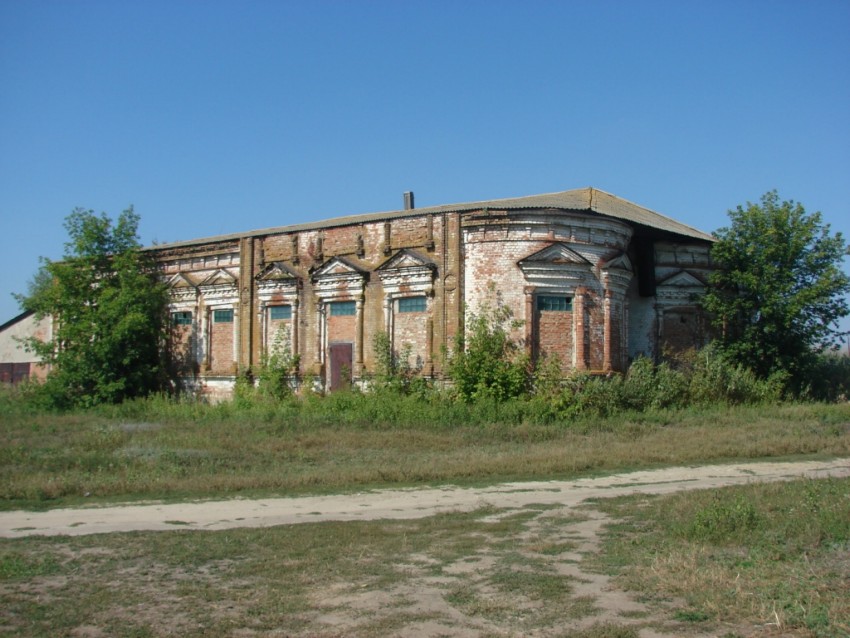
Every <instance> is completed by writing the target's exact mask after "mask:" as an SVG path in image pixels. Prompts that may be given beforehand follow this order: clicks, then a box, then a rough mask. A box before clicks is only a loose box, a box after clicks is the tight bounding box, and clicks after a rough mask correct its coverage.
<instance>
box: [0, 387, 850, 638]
mask: <svg viewBox="0 0 850 638" xmlns="http://www.w3.org/2000/svg"><path fill="white" fill-rule="evenodd" d="M349 400H350V401H359V400H362V399H358V398H356V397H354V398H350V399H346V398H345V397H338V398H336V399H334V400H333V401H334V402H332V403H328V404H323V406H322V410H324V412H322V413H320V414H318V415H317V414H312V415H311V416H310V417H309V418H307V417H305V414H304V413H300V414H295V413H293V414H289V413H287V410H288V408H287V407H286V406H285V405H284V406H277V407H267V408H257V407H254V408H251V409H244V408H239V407H238V406H234V405H232V404H228V405H223V406H201V405H182V406H181V405H161V406H159V407H157V408H156V409H151V406H150V405H148V406H146V407H145V406H141V407H140V406H124V407H122V408H116V409H112V410H102V411H99V412H92V413H69V414H45V413H39V412H30V411H28V410H26V409H14V406H12V408H11V409H10V408H9V406H6V409H5V410H0V498H2V500H0V506H2V508H4V509H7V510H8V509H17V508H38V509H43V508H50V507H58V506H67V505H79V504H81V503H107V502H115V501H130V500H138V499H165V500H180V499H187V498H221V497H226V496H228V495H232V496H236V495H239V496H248V495H261V494H262V495H269V494H281V495H292V494H304V493H316V492H331V491H344V490H353V489H358V490H359V489H363V488H364V487H386V486H399V485H423V484H436V483H448V482H451V483H456V484H475V483H492V482H496V481H501V480H508V479H511V480H514V479H523V478H526V479H546V478H565V477H574V476H579V475H587V474H592V473H605V472H613V471H622V470H627V469H635V468H648V467H658V466H662V465H682V464H701V463H708V462H711V463H714V462H722V461H730V460H736V461H740V460H742V459H754V460H755V459H762V460H765V459H778V458H789V457H797V458H799V457H813V456H823V457H826V456H841V457H850V406H848V405H823V404H781V405H776V406H754V407H734V408H730V407H714V408H705V409H700V410H697V409H693V410H687V411H671V412H663V411H655V412H648V413H642V414H630V415H625V416H619V417H617V418H609V419H586V420H578V421H574V422H571V423H558V424H539V423H534V422H529V421H526V420H523V419H522V418H517V413H516V412H512V411H511V409H510V408H509V409H506V410H505V411H503V412H501V413H499V412H498V411H497V412H496V413H494V414H491V415H489V416H487V415H485V416H484V417H481V419H480V420H479V421H477V422H476V421H475V420H474V419H470V418H469V415H463V414H460V416H458V413H457V412H452V411H456V410H462V409H464V408H463V407H462V406H461V407H458V406H450V408H449V410H450V411H449V412H446V413H445V414H443V415H442V416H439V415H438V416H437V417H436V418H435V417H434V415H433V414H431V415H425V416H423V415H419V416H418V418H411V419H408V420H407V421H405V420H403V419H399V420H398V421H396V422H395V424H393V425H391V423H392V419H391V418H390V417H387V418H362V417H361V418H359V419H357V418H352V414H354V411H347V410H346V403H345V402H346V401H349ZM0 407H2V406H0ZM154 407H156V406H154ZM401 407H402V408H403V407H404V406H401ZM381 409H382V410H389V408H386V407H384V408H381ZM394 409H399V407H398V406H395V408H394ZM453 415H454V416H453ZM455 418H457V420H454V419H455ZM470 421H473V422H470ZM405 423H406V425H405ZM458 423H460V424H458ZM588 524H593V525H596V528H594V529H596V530H597V531H596V532H593V534H591V536H593V535H594V534H595V537H596V538H597V539H598V537H599V532H600V531H604V530H607V532H605V533H604V534H603V536H604V539H603V541H602V543H603V544H602V545H601V546H599V547H595V548H594V547H588V546H587V545H586V541H587V539H588V538H589V537H588V536H587V528H586V527H585V526H587V525H588ZM582 530H584V531H582ZM583 534H584V536H583ZM597 550H599V551H597ZM591 590H592V591H594V592H607V593H606V594H605V595H614V594H616V593H617V592H621V591H626V592H631V600H636V601H637V603H635V604H636V605H637V606H636V607H635V608H634V609H633V610H632V611H630V612H629V613H630V615H628V614H627V615H626V616H620V617H619V618H618V619H616V620H612V619H611V618H609V617H607V616H606V615H605V609H604V608H603V607H604V605H602V603H601V602H600V598H599V597H598V596H597V595H590V594H588V591H591ZM847 601H850V480H847V479H841V480H839V479H829V480H819V481H812V480H804V481H797V482H793V483H786V484H775V485H764V486H759V485H753V486H748V487H739V488H730V489H725V490H714V491H707V492H689V493H685V494H680V495H674V496H667V497H654V498H653V497H642V496H641V497H630V498H621V499H611V500H604V501H599V502H597V503H593V504H591V505H589V506H588V508H587V509H586V510H585V511H576V510H570V511H567V510H564V509H561V508H558V507H554V508H553V507H552V506H544V505H538V506H529V507H526V508H524V509H521V510H512V511H498V510H493V509H485V510H479V511H476V512H471V513H455V514H446V515H440V516H436V517H431V518H427V519H422V520H417V521H371V522H366V521H363V522H352V523H321V524H305V525H296V526H289V527H275V528H266V529H236V530H229V531H222V532H202V531H188V530H183V531H180V530H175V531H171V532H159V533H124V534H105V535H94V536H80V537H52V538H24V539H16V540H8V539H4V540H2V541H0V635H3V634H8V635H15V636H24V637H29V636H33V637H35V636H48V635H49V636H75V637H76V636H89V637H98V636H119V637H122V638H123V637H145V636H151V637H154V636H155V637H159V636H174V635H180V636H199V637H200V636H205V637H206V636H209V637H219V636H221V637H223V636H261V635H262V636H266V635H270V636H317V635H319V636H343V635H345V636H348V635H356V636H365V637H367V638H370V637H372V636H375V637H377V636H385V635H417V633H418V634H420V635H446V636H468V635H472V636H504V635H512V636H513V635H516V636H519V635H528V634H531V633H534V634H537V635H542V636H572V637H574V638H637V636H638V635H639V633H638V632H639V631H640V629H641V628H642V627H647V628H654V629H656V630H663V631H666V632H668V633H669V634H670V635H680V636H688V635H694V636H696V635H706V634H707V635H716V636H725V637H726V638H743V637H745V636H751V635H768V636H770V635H782V636H805V637H817V638H829V637H836V636H839V637H840V636H848V635H850V628H848V623H847V618H848V617H850V607H848V603H847ZM610 604H614V605H616V604H624V603H622V601H620V602H619V603H618V602H617V601H616V600H615V601H614V602H613V603H610ZM624 618H626V620H624Z"/></svg>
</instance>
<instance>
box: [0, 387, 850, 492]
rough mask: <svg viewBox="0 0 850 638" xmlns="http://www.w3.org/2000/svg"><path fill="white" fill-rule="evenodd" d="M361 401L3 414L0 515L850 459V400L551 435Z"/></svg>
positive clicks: (625, 421)
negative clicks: (383, 415)
mask: <svg viewBox="0 0 850 638" xmlns="http://www.w3.org/2000/svg"><path fill="white" fill-rule="evenodd" d="M306 401H307V403H310V402H311V401H317V400H315V399H307V400H306ZM0 403H2V402H0ZM364 403H369V399H368V397H363V396H362V395H358V394H351V395H345V394H344V393H343V395H342V396H339V395H336V396H335V397H329V398H328V399H326V400H324V401H318V403H317V404H316V406H319V407H316V406H313V407H305V408H303V410H304V411H303V412H299V413H293V414H289V413H288V410H293V409H294V408H292V407H291V406H289V404H286V403H283V404H269V405H262V404H261V405H256V406H253V407H249V408H244V409H240V408H239V407H238V406H236V405H234V404H222V405H217V406H206V405H201V404H180V403H172V402H166V401H161V400H153V401H150V402H140V403H137V404H128V405H125V406H119V407H116V408H105V409H103V410H100V411H97V412H89V413H69V414H51V413H38V412H35V413H32V412H29V411H27V410H23V409H17V410H16V409H13V408H12V407H10V406H9V405H6V406H5V407H4V406H3V405H0V419H2V421H0V508H2V509H17V508H45V507H58V506H68V505H73V504H80V503H82V502H105V501H114V500H134V499H170V500H178V499H185V498H221V497H228V496H236V495H241V496H252V495H268V494H287V495H290V494H300V493H307V492H327V491H338V490H348V489H363V488H368V487H373V486H386V485H421V484H426V483H430V484H434V483H441V482H452V483H459V484H465V483H476V482H493V481H500V480H514V479H539V478H551V477H555V476H557V477H568V476H578V475H582V474H588V473H598V472H608V471H615V470H623V469H634V468H646V467H658V466H662V465H674V464H688V463H705V462H718V461H730V460H741V459H759V458H784V457H794V456H805V455H822V456H827V455H836V456H841V455H848V454H850V425H848V424H850V406H848V405H847V404H841V405H824V404H783V405H778V406H751V407H744V406H740V407H735V408H728V407H722V408H721V407H716V408H701V409H693V410H688V411H670V412H665V411H658V412H650V413H640V414H637V413H636V414H631V415H627V416H619V417H616V418H609V419H589V420H582V421H576V422H572V423H567V424H548V425H546V424H535V423H532V422H524V421H522V420H519V421H513V420H511V419H513V418H514V417H515V416H517V415H516V414H515V412H516V409H515V410H514V411H513V412H512V411H511V409H508V408H506V409H505V411H503V412H501V413H499V418H498V419H496V420H495V421H493V422H491V423H487V424H480V423H472V424H470V423H468V422H466V421H463V420H460V421H458V422H457V423H456V424H452V423H450V422H447V421H446V422H444V421H437V422H434V423H430V424H426V423H422V422H421V415H420V417H417V419H413V420H408V421H405V420H401V421H399V422H397V423H392V422H390V421H387V420H386V419H378V418H376V419H375V420H368V421H364V420H362V418H361V419H360V420H357V419H354V417H353V416H352V415H351V414H348V413H347V412H346V409H348V410H350V411H351V412H352V413H357V414H359V413H360V412H358V411H359V410H361V409H362V408H363V405H364ZM372 403H374V401H372ZM399 403H402V404H404V403H405V402H404V401H399ZM288 406H289V407H288ZM346 406H347V407H346ZM408 407H409V406H408ZM434 409H435V410H437V409H439V410H448V411H451V410H467V409H470V408H469V407H468V406H466V407H464V406H463V405H462V404H451V405H446V406H444V407H439V408H434ZM311 410H315V411H317V412H315V413H314V412H311ZM288 414H289V415H288ZM346 414H348V420H346V417H345V415H346ZM287 415H288V416H287ZM332 415H337V416H332ZM461 417H462V415H460V416H459V417H458V418H461ZM370 418H371V417H370ZM399 418H401V417H399ZM334 419H336V421H335V420H334Z"/></svg>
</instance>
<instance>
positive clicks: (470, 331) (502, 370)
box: [448, 285, 530, 401]
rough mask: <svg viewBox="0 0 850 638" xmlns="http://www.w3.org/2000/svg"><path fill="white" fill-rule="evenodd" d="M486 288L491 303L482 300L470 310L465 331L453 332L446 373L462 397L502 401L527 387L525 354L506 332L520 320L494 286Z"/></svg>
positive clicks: (527, 376) (527, 372)
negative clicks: (463, 332) (492, 297)
mask: <svg viewBox="0 0 850 638" xmlns="http://www.w3.org/2000/svg"><path fill="white" fill-rule="evenodd" d="M490 291H491V293H492V294H493V295H494V296H495V298H496V303H495V305H490V304H489V303H485V304H482V306H481V308H480V309H479V311H478V312H477V313H470V315H469V317H468V321H467V329H466V335H463V334H460V333H459V334H458V335H457V337H456V338H455V344H454V351H453V352H452V353H451V355H450V356H449V358H448V374H449V377H450V379H451V380H452V382H453V383H454V388H455V391H456V392H457V394H458V396H460V397H461V398H462V399H464V400H465V401H472V400H477V399H482V398H485V397H486V398H492V399H495V400H496V401H504V400H506V399H510V398H515V397H520V396H523V395H524V394H525V393H526V392H527V390H528V388H529V381H530V374H529V368H530V362H529V358H528V356H527V355H526V354H525V352H524V350H523V348H521V347H520V346H521V344H520V343H518V342H517V341H516V340H514V339H512V338H511V336H510V332H511V331H512V330H515V329H517V328H519V327H520V326H521V325H522V322H520V321H516V320H514V319H513V312H512V311H511V309H510V308H509V307H507V306H505V305H504V304H503V303H502V300H501V296H500V295H499V293H498V292H496V290H495V286H493V285H491V286H490Z"/></svg>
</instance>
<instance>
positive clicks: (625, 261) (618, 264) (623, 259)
mask: <svg viewBox="0 0 850 638" xmlns="http://www.w3.org/2000/svg"><path fill="white" fill-rule="evenodd" d="M600 266H601V268H603V269H604V270H613V269H615V268H616V269H618V270H627V271H629V272H634V267H633V266H632V260H631V259H629V256H628V255H627V254H626V253H620V254H619V255H616V256H615V257H612V258H611V259H609V260H607V261H605V262H603V263H602V264H600Z"/></svg>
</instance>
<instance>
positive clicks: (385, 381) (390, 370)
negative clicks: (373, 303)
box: [371, 332, 429, 395]
mask: <svg viewBox="0 0 850 638" xmlns="http://www.w3.org/2000/svg"><path fill="white" fill-rule="evenodd" d="M412 351H413V348H412V347H411V345H410V344H409V343H406V344H404V345H403V346H402V348H401V351H397V350H395V349H393V346H392V341H391V340H390V337H389V335H388V334H387V333H386V332H379V333H377V334H376V335H375V341H374V352H375V360H376V370H375V374H374V375H373V377H372V379H371V385H372V388H373V389H374V390H378V391H389V392H391V393H398V394H405V395H406V394H411V393H416V394H420V395H421V394H423V393H424V392H426V391H427V390H428V388H429V386H428V383H427V381H426V380H425V379H423V378H422V377H421V376H420V372H421V371H422V362H421V361H417V362H416V363H415V365H414V364H412V363H411V361H410V360H411V356H412V355H411V353H412Z"/></svg>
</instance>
